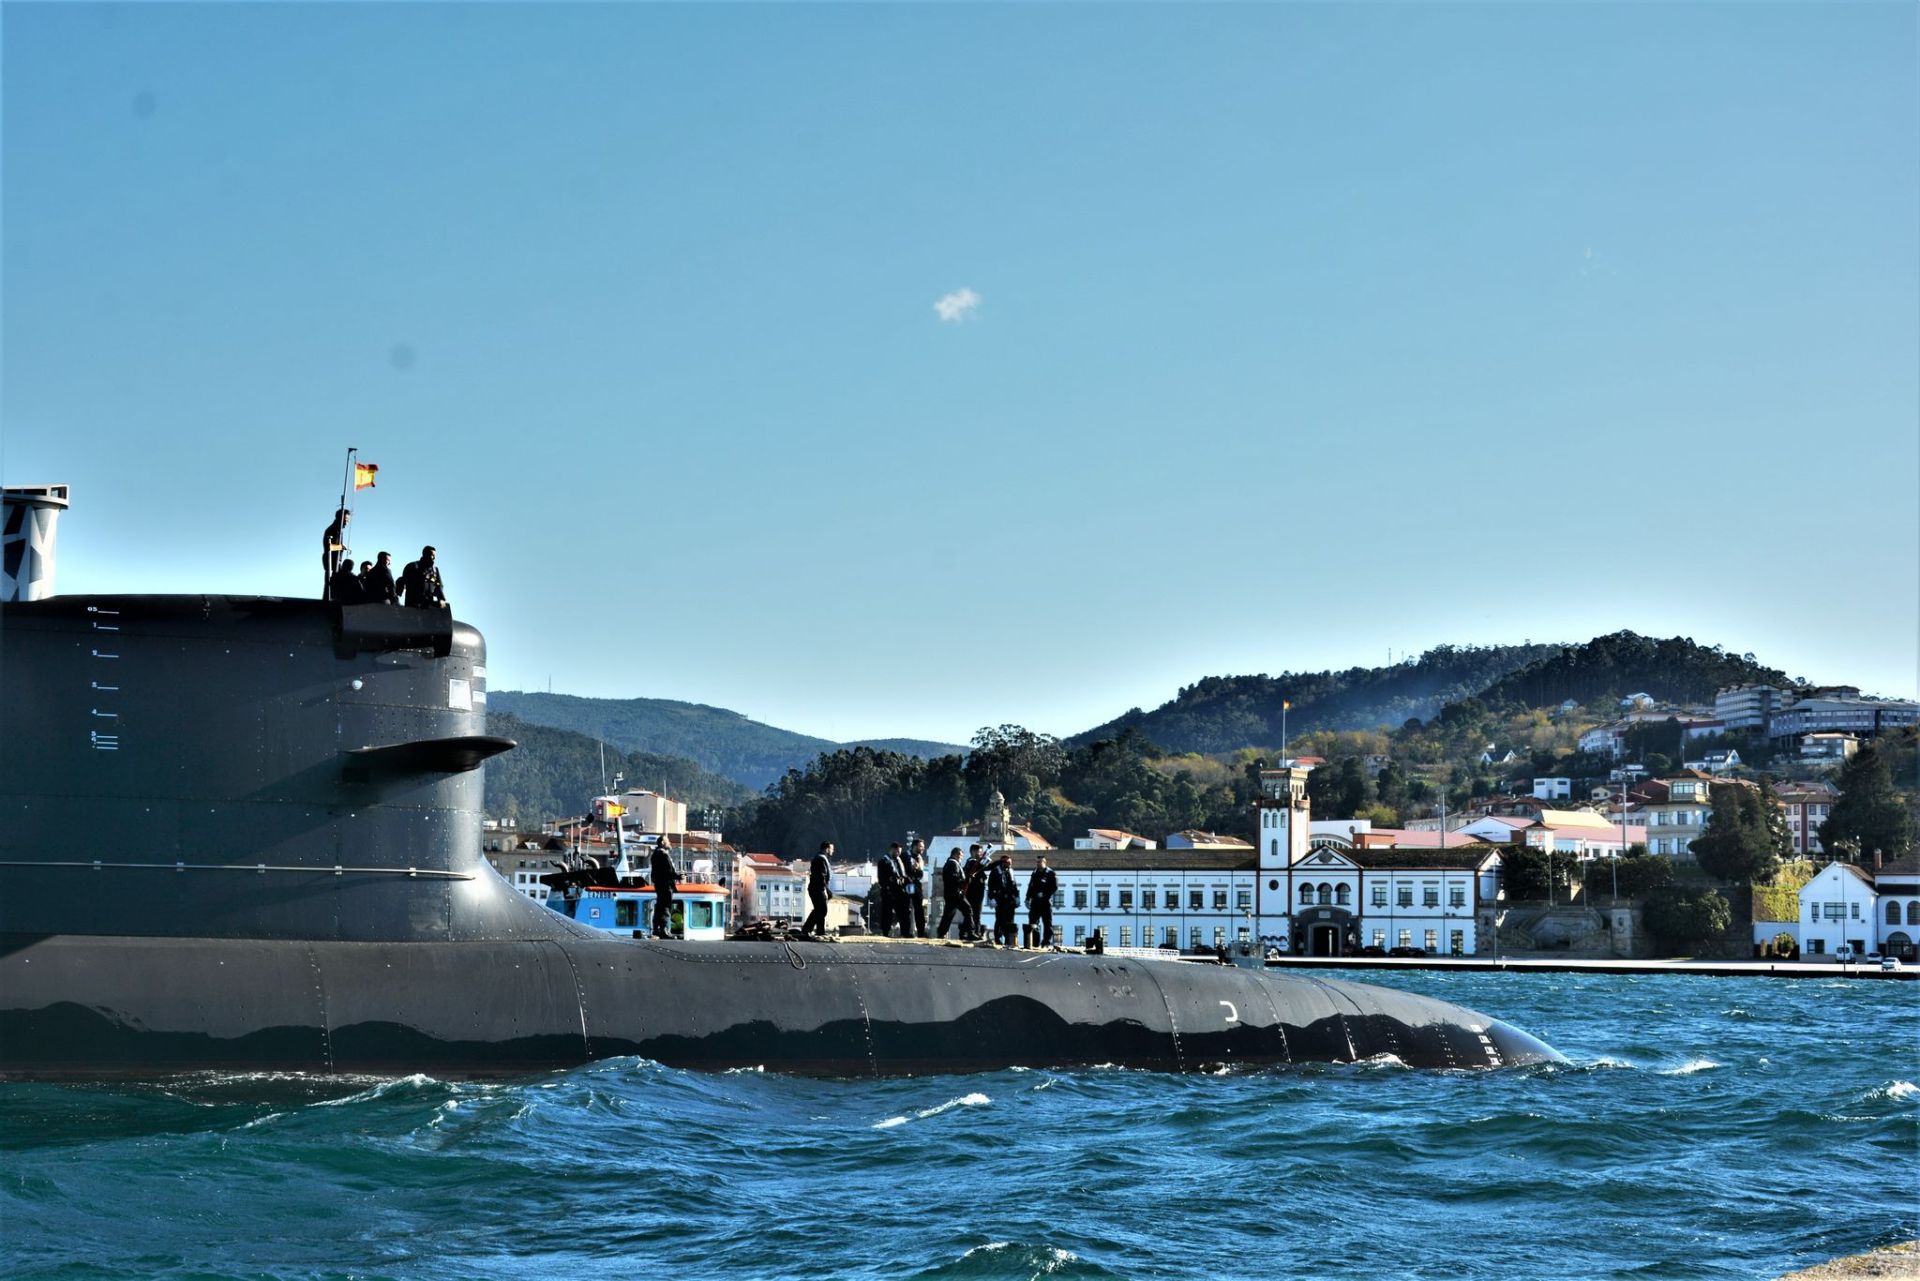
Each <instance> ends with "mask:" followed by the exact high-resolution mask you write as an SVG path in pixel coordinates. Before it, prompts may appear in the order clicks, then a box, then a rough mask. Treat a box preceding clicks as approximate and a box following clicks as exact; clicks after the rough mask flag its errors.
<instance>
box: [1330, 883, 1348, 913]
mask: <svg viewBox="0 0 1920 1281" xmlns="http://www.w3.org/2000/svg"><path fill="white" fill-rule="evenodd" d="M1333 901H1334V902H1336V903H1338V904H1339V905H1340V906H1341V907H1346V906H1348V905H1350V904H1351V903H1352V902H1353V886H1351V885H1348V884H1347V883H1346V882H1345V881H1342V882H1341V883H1340V884H1338V885H1336V886H1334V887H1333Z"/></svg>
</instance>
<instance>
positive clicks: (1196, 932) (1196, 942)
mask: <svg viewBox="0 0 1920 1281" xmlns="http://www.w3.org/2000/svg"><path fill="white" fill-rule="evenodd" d="M1191 937H1192V939H1193V942H1192V944H1191V946H1192V948H1193V950H1194V951H1196V952H1198V951H1199V950H1200V927H1199V926H1198V925H1196V926H1194V927H1193V934H1192V936H1191Z"/></svg>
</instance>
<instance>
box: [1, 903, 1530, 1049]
mask: <svg viewBox="0 0 1920 1281" xmlns="http://www.w3.org/2000/svg"><path fill="white" fill-rule="evenodd" d="M0 989H3V990H4V991H6V993H7V994H8V1000H7V1008H6V1009H5V1010H4V1011H0V1072H4V1073H6V1074H10V1075H15V1076H34V1077H62V1076H65V1077H125V1076H129V1075H142V1074H150V1073H154V1072H162V1073H166V1072H184V1071H200V1070H223V1071H224V1070H232V1071H261V1070H271V1071H289V1072H313V1073H402V1072H419V1071H425V1072H434V1073H449V1074H462V1075H482V1074H513V1073H524V1072H531V1071H539V1070H544V1069H552V1068H564V1067H570V1066H574V1065H577V1064H581V1063H586V1062H589V1061H592V1060H595V1059H602V1058H608V1057H614V1056H620V1055H639V1056H643V1057H645V1058H649V1059H654V1060H657V1061H659V1062H662V1063H666V1064H669V1065H671V1066H678V1067H691V1068H705V1069H724V1068H736V1067H764V1068H770V1069H774V1070H783V1071H793V1072H804V1073H817V1074H830V1075H849V1076H864V1075H894V1074H919V1073H933V1072H967V1071H975V1070H987V1069H996V1068H1004V1067H1008V1066H1012V1065H1024V1066H1035V1067H1042V1066H1061V1067H1064V1066H1075V1065H1082V1066H1091V1065H1097V1064H1113V1065H1116V1066H1122V1067H1138V1068H1152V1069H1160V1070H1167V1071H1199V1070H1215V1069H1217V1068H1220V1067H1226V1066H1235V1065H1269V1064H1289V1063H1319V1062H1353V1061H1358V1060H1368V1059H1377V1058H1389V1057H1390V1058H1392V1059H1395V1060H1398V1061H1400V1062H1402V1063H1405V1064H1408V1065H1410V1066H1415V1067H1439V1068H1482V1067H1502V1066H1510V1065H1515V1064H1524V1063H1535V1062H1543V1061H1552V1060H1554V1059H1557V1058H1558V1056H1557V1055H1556V1054H1555V1052H1554V1051H1553V1050H1552V1049H1551V1048H1549V1047H1548V1046H1546V1045H1544V1044H1542V1043H1541V1042H1539V1041H1537V1040H1535V1039H1534V1038H1533V1037H1531V1036H1528V1035H1527V1034H1526V1033H1524V1032H1521V1031H1519V1030H1517V1029H1515V1028H1512V1027H1509V1026H1507V1025H1506V1024H1504V1023H1501V1022H1499V1021H1498V1020H1494V1019H1489V1018H1487V1017H1485V1016H1483V1015H1479V1014H1475V1013H1473V1012H1471V1011H1467V1010H1463V1009H1461V1008H1460V1007H1458V1006H1454V1005H1450V1004H1447V1003H1444V1002H1440V1001H1435V1000H1430V999H1427V998H1423V997H1418V996H1412V995H1408V994H1405V993H1401V992H1395V991H1391V990H1388V989H1383V988H1377V987H1372V986H1369V985H1366V984H1357V983H1345V982H1338V981H1328V980H1322V979H1318V978H1313V977H1307V976H1300V975H1295V974H1290V973H1279V972H1274V973H1265V972H1259V971H1250V970H1244V969H1238V968H1235V967H1231V966H1214V965H1197V964H1190V963H1183V962H1173V961H1145V960H1136V959H1130V958H1128V959H1121V958H1111V957H1100V956H1083V955H1079V954H1072V953H1056V952H1013V951H998V952H995V951H985V950H977V949H942V948H928V947H918V946H913V945H903V944H895V945H888V944H846V945H836V944H822V943H795V944H790V945H785V944H779V943H678V942H676V943H648V942H639V941H635V942H625V941H618V940H598V939H588V940H572V939H568V940H537V941H536V940H527V941H517V942H516V941H500V942H464V943H447V942H435V943H326V942H314V943H306V944H260V943H256V942H249V941H242V940H228V939H125V938H100V937H94V938H84V937H75V936H62V937H57V938H49V939H43V940H39V941H37V942H32V943H25V944H24V945H22V946H18V947H16V948H14V949H13V950H11V951H10V952H9V953H8V954H7V955H6V956H5V957H4V958H3V959H0Z"/></svg>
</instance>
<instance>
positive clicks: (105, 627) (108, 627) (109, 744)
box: [87, 605, 120, 752]
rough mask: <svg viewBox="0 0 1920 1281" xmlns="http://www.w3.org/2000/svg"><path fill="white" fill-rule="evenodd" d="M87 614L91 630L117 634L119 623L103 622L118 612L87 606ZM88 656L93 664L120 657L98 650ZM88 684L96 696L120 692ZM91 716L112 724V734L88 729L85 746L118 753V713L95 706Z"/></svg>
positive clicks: (114, 688) (96, 606)
mask: <svg viewBox="0 0 1920 1281" xmlns="http://www.w3.org/2000/svg"><path fill="white" fill-rule="evenodd" d="M87 613H89V614H91V615H93V617H92V618H91V619H89V620H88V621H89V622H90V623H91V625H92V629H93V630H94V631H96V632H117V631H119V630H120V624H119V623H117V622H116V623H109V622H106V621H105V620H106V619H109V618H116V619H117V618H119V617H120V611H119V610H117V609H103V608H101V607H100V606H98V605H89V606H87ZM90 656H91V657H92V659H93V660H94V661H95V662H113V661H117V660H118V659H119V657H120V655H118V654H109V653H107V652H106V651H105V650H100V649H94V650H91V651H90ZM116 679H117V678H116ZM88 683H89V684H90V685H91V686H92V689H93V692H94V694H95V695H96V696H97V695H99V694H118V693H119V692H120V687H119V686H118V685H103V684H101V683H100V682H99V681H97V680H95V681H90V682H88ZM90 701H93V702H96V703H98V702H108V703H111V702H112V701H113V700H111V699H100V698H98V697H96V698H94V699H92V700H90ZM93 716H94V717H95V718H96V719H98V720H104V721H111V722H113V724H112V732H111V733H109V732H107V731H106V730H102V729H94V728H91V727H89V728H88V730H87V746H89V747H91V748H92V749H93V750H94V751H96V752H117V751H119V750H120V713H119V712H117V711H114V710H113V709H112V708H111V707H108V708H105V709H102V708H100V707H97V706H96V707H95V708H94V709H93Z"/></svg>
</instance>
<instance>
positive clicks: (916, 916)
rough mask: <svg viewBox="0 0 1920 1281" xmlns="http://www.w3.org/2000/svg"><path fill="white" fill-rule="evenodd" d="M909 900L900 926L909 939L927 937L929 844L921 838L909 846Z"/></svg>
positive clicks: (907, 881) (901, 917) (914, 839)
mask: <svg viewBox="0 0 1920 1281" xmlns="http://www.w3.org/2000/svg"><path fill="white" fill-rule="evenodd" d="M906 869H907V880H906V886H907V900H906V909H905V911H903V912H902V913H901V915H900V924H901V925H902V926H903V927H904V929H903V931H902V932H903V933H904V935H905V936H906V937H907V938H910V939H911V938H922V939H923V938H925V937H927V843H926V842H925V841H923V840H921V839H920V838H919V837H917V836H916V837H914V838H913V844H911V845H909V846H907V862H906Z"/></svg>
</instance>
